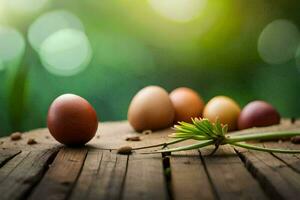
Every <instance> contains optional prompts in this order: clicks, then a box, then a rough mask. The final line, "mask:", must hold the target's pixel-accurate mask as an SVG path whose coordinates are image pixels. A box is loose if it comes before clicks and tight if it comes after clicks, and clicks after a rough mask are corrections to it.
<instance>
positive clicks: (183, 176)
mask: <svg viewBox="0 0 300 200" xmlns="http://www.w3.org/2000/svg"><path fill="white" fill-rule="evenodd" d="M170 169H171V191H172V194H173V195H172V196H173V199H178V200H180V199H191V200H192V199H214V198H215V196H214V191H213V188H212V187H211V184H210V181H209V178H208V176H207V173H206V171H205V168H204V166H203V164H202V162H201V159H200V155H199V152H198V151H196V150H193V151H186V152H180V153H176V154H175V153H173V154H172V156H171V157H170Z"/></svg>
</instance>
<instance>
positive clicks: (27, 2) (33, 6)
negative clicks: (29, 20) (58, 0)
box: [2, 0, 49, 14]
mask: <svg viewBox="0 0 300 200" xmlns="http://www.w3.org/2000/svg"><path fill="white" fill-rule="evenodd" d="M2 1H4V5H5V7H6V9H8V10H9V11H10V12H15V13H23V14H33V13H37V12H39V11H41V10H42V9H43V8H45V7H46V6H47V5H48V3H49V0H2Z"/></svg>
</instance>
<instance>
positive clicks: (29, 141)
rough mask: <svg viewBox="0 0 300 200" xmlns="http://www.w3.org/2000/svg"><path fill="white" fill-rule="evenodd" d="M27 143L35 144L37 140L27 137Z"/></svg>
mask: <svg viewBox="0 0 300 200" xmlns="http://www.w3.org/2000/svg"><path fill="white" fill-rule="evenodd" d="M27 144H29V145H32V144H37V141H35V139H33V138H29V139H28V140H27Z"/></svg>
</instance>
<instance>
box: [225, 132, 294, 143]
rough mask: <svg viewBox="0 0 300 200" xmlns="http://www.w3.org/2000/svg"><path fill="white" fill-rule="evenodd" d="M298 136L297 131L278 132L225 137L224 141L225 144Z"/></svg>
mask: <svg viewBox="0 0 300 200" xmlns="http://www.w3.org/2000/svg"><path fill="white" fill-rule="evenodd" d="M298 135H300V132H299V131H289V132H286V131H279V132H269V133H254V134H247V135H237V136H227V138H226V139H225V142H226V143H234V142H242V141H249V140H274V139H280V138H287V137H293V136H298Z"/></svg>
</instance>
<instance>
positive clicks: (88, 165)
mask: <svg viewBox="0 0 300 200" xmlns="http://www.w3.org/2000/svg"><path fill="white" fill-rule="evenodd" d="M127 160H128V156H127V155H118V154H116V152H115V151H114V152H110V151H108V150H99V149H91V150H89V152H88V155H87V158H86V162H85V164H84V166H83V169H82V173H81V175H80V177H79V179H78V181H77V184H76V186H75V188H74V191H73V193H72V195H71V197H70V199H89V200H91V199H120V197H121V195H122V189H123V184H124V179H125V175H126V170H127Z"/></svg>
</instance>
